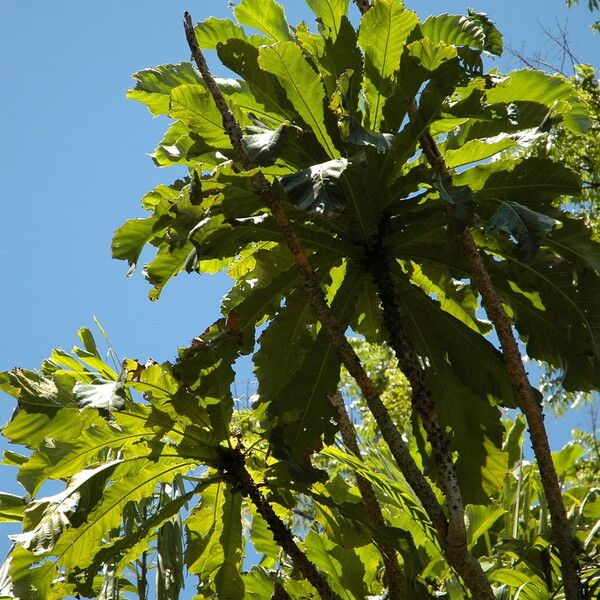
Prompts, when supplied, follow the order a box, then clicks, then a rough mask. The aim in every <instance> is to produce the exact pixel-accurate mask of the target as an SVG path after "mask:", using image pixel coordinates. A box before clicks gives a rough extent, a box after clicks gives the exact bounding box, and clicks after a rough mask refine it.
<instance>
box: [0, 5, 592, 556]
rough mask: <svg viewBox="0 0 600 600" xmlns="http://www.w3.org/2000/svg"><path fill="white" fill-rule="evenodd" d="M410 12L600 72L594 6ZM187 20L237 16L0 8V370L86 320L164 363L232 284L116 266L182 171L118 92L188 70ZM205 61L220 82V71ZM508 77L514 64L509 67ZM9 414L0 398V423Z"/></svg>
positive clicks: (124, 349) (152, 123) (303, 11)
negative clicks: (180, 65)
mask: <svg viewBox="0 0 600 600" xmlns="http://www.w3.org/2000/svg"><path fill="white" fill-rule="evenodd" d="M285 4H286V11H287V15H288V19H289V20H290V22H292V23H295V22H297V21H299V20H300V19H302V18H304V19H306V20H307V21H309V22H310V21H311V20H312V16H311V13H309V11H308V9H307V7H306V5H305V3H304V2H303V1H302V0H291V1H289V0H288V1H287V2H285ZM583 4H584V5H585V3H583ZM406 5H407V6H408V7H409V8H413V9H415V10H416V11H417V12H418V13H419V14H420V15H422V16H426V15H428V14H436V13H438V12H454V13H460V14H464V13H465V12H466V9H467V7H468V6H472V7H473V8H474V9H475V10H478V11H483V12H487V13H488V14H489V15H490V16H491V17H492V18H493V19H494V20H495V21H496V22H497V24H498V26H499V28H500V30H501V31H502V32H503V33H504V34H505V43H506V44H507V45H510V46H512V47H514V48H517V49H521V48H524V49H525V52H526V53H528V54H530V55H531V54H534V53H535V52H536V51H539V52H541V53H542V54H544V55H546V56H547V57H548V58H549V59H550V60H554V58H555V57H554V50H553V48H552V45H551V44H550V43H549V42H548V40H547V39H545V38H544V36H543V34H542V32H541V25H543V26H545V27H549V28H555V27H556V23H557V22H558V23H560V24H561V25H565V23H566V24H567V27H568V30H569V32H570V34H571V39H572V49H573V51H574V52H575V54H576V55H577V56H578V58H579V59H580V60H581V61H582V62H590V63H592V64H593V63H594V62H595V63H596V65H597V64H598V57H600V35H596V36H594V35H593V34H592V33H591V32H590V30H589V25H590V23H591V22H592V20H593V18H592V16H591V15H590V13H588V11H587V10H586V9H585V6H581V7H579V8H577V9H574V10H570V11H569V10H567V9H566V8H565V2H564V0H545V1H543V2H542V1H539V0H538V1H529V2H523V1H522V0H521V1H519V2H517V1H513V0H504V1H502V2H498V1H494V2H492V1H483V0H480V1H478V0H469V1H468V2H461V1H449V0H444V1H437V2H433V1H424V0H418V1H417V0H413V1H407V2H406ZM185 9H189V10H190V11H191V12H192V14H193V16H194V18H195V19H196V20H200V19H202V18H205V17H207V16H209V15H214V16H221V17H224V16H227V15H228V14H229V9H228V7H227V1H226V0H218V1H217V0H203V1H197V0H196V1H194V0H187V1H181V0H169V1H162V2H159V1H157V0H127V1H122V0H121V1H115V0H104V1H103V2H85V3H83V2H76V1H75V0H61V1H60V2H56V1H54V2H49V1H46V0H32V1H30V2H20V1H17V0H2V1H1V2H0V52H1V56H2V57H3V63H4V64H3V77H2V79H3V89H4V92H3V93H2V94H0V115H2V117H1V118H2V132H3V142H2V144H1V145H0V198H1V201H2V203H3V223H4V226H3V231H2V236H1V238H0V268H1V272H2V278H3V282H4V292H3V293H2V294H1V295H0V370H5V369H9V368H12V367H14V366H20V367H27V368H37V367H38V366H39V364H40V362H41V360H42V359H43V358H44V357H46V356H47V355H48V353H49V351H50V350H51V349H52V348H53V347H56V346H59V347H63V348H64V349H70V347H71V346H72V345H73V344H74V343H75V342H76V339H75V335H74V334H75V331H76V330H77V329H78V328H79V327H80V326H81V325H90V324H91V317H92V315H97V316H98V318H99V319H100V321H101V322H102V324H103V325H104V327H105V328H106V329H107V330H108V332H109V333H110V335H111V337H112V340H113V343H114V345H115V347H116V349H117V351H118V352H119V354H120V355H121V356H124V355H126V356H132V357H137V358H139V359H145V358H147V357H148V356H152V357H153V358H154V359H156V360H159V361H162V360H168V359H171V358H173V356H174V354H175V350H176V348H177V347H178V346H183V345H187V344H188V342H189V340H190V339H191V338H192V337H193V336H195V335H197V334H198V333H200V332H201V331H203V330H204V328H205V327H206V326H207V325H209V324H210V323H211V322H212V321H213V320H214V319H215V318H217V316H218V307H219V299H220V297H221V296H222V295H223V293H224V292H225V291H226V289H227V286H228V284H227V281H226V280H225V278H219V277H209V276H203V277H200V276H197V275H196V276H187V275H181V276H179V277H178V278H176V279H175V280H174V281H173V282H171V283H169V284H168V286H167V287H166V289H165V290H164V292H163V295H162V297H161V299H160V300H159V301H158V302H156V303H151V302H150V301H149V300H148V299H147V293H148V291H149V289H150V286H149V285H148V284H147V283H146V282H145V280H144V278H143V276H142V275H141V273H139V272H138V273H136V274H135V275H134V276H133V277H131V278H126V277H125V273H126V271H127V265H126V264H124V263H123V262H120V261H113V260H112V259H111V258H110V240H111V237H112V233H113V231H114V229H115V228H116V227H117V226H119V225H120V224H121V223H122V222H123V221H124V220H126V219H127V218H132V217H137V216H143V212H142V209H141V207H140V204H139V199H140V198H141V196H142V195H143V194H144V193H145V192H146V191H148V190H150V189H151V188H153V187H154V186H155V185H157V184H158V183H169V182H171V181H172V180H173V179H175V178H176V177H177V176H178V175H179V174H180V172H177V171H173V170H172V171H171V172H167V171H165V170H159V169H157V168H155V167H154V165H153V163H152V161H151V159H150V158H149V157H148V156H147V154H148V153H150V152H151V151H152V150H153V149H154V146H155V145H156V144H157V142H158V141H159V140H160V138H161V135H162V133H163V131H164V130H165V128H166V124H167V122H166V120H164V119H154V118H152V117H151V115H150V114H149V113H148V112H147V111H146V110H145V108H144V107H143V106H141V105H139V104H137V103H134V102H131V101H128V100H126V99H125V90H126V89H127V88H128V87H130V86H131V79H130V76H131V74H132V73H134V72H135V71H137V70H139V69H141V68H144V67H149V66H155V65H158V64H162V63H168V62H179V61H182V60H187V59H188V58H189V52H188V50H187V46H186V44H185V40H184V37H183V34H182V27H181V17H182V14H183V11H184V10H185ZM209 60H210V62H211V65H212V66H213V69H214V72H215V74H224V72H223V71H222V70H221V71H219V68H218V66H217V64H216V63H215V62H214V59H213V58H212V57H210V58H209ZM499 65H500V66H501V68H503V69H508V68H511V67H514V66H515V65H516V62H515V60H514V59H512V58H511V57H510V56H508V55H507V56H506V57H505V58H504V59H502V60H501V61H499ZM12 408H13V403H12V401H11V399H10V398H8V397H7V396H4V395H2V396H0V422H4V421H6V420H7V419H8V418H9V416H10V413H11V411H12ZM584 421H585V417H584V416H583V415H577V414H576V415H574V416H572V417H571V418H569V419H568V421H567V422H561V423H559V424H556V423H554V422H553V423H551V434H552V439H553V446H554V447H555V448H556V447H558V446H559V445H561V444H562V443H564V441H565V440H566V439H567V437H568V433H569V430H570V427H571V426H577V425H580V424H582V423H583V422H584ZM13 477H14V475H13V473H12V472H11V471H10V470H9V469H8V468H7V467H0V488H1V489H5V490H8V489H12V490H15V491H16V488H15V487H14V484H13V483H12V478H13ZM3 547H4V543H3V542H2V541H0V550H2V548H3Z"/></svg>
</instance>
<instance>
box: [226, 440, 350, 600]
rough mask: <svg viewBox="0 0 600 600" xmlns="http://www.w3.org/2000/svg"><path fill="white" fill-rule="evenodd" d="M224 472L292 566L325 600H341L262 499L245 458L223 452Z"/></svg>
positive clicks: (230, 451) (230, 452) (270, 507)
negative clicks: (249, 503)
mask: <svg viewBox="0 0 600 600" xmlns="http://www.w3.org/2000/svg"><path fill="white" fill-rule="evenodd" d="M221 459H222V471H223V473H224V474H225V476H226V477H227V479H228V481H230V483H231V484H232V485H233V486H234V487H235V489H236V490H239V492H240V493H241V494H242V495H243V496H245V497H248V498H250V500H251V501H252V504H254V506H255V507H256V510H257V511H258V513H259V514H260V516H261V517H262V518H263V519H264V520H265V521H266V522H267V525H268V526H269V529H270V531H271V533H272V534H273V539H274V540H275V542H276V543H277V545H278V546H279V547H280V548H282V550H283V551H284V552H285V553H286V554H287V555H288V556H289V558H290V560H291V561H292V564H293V565H294V567H295V568H296V569H298V571H299V572H300V573H302V575H303V576H304V577H305V578H306V580H307V581H308V582H309V583H310V584H311V585H312V586H313V587H314V588H315V590H317V593H318V594H319V597H320V598H322V600H341V598H340V597H339V596H338V594H336V593H335V592H334V591H333V590H332V589H331V587H330V585H329V583H327V580H326V579H325V577H324V576H323V575H322V574H321V573H320V571H319V570H318V569H317V567H315V565H314V564H313V563H312V562H311V561H310V560H309V559H308V557H307V556H306V554H304V552H303V551H302V550H300V548H299V547H298V544H296V541H295V540H294V535H293V534H292V532H291V531H290V529H289V528H288V527H287V525H286V524H285V523H284V522H283V521H282V520H281V519H280V518H279V517H278V516H277V514H276V513H275V511H274V510H273V507H272V506H271V504H270V503H269V502H268V501H267V499H266V498H265V497H264V496H263V495H262V493H261V491H260V490H259V489H258V486H257V485H256V483H255V481H254V480H253V479H252V476H251V475H250V473H248V470H247V469H246V465H245V463H244V455H243V454H242V453H241V451H240V450H237V449H228V448H223V449H222V451H221Z"/></svg>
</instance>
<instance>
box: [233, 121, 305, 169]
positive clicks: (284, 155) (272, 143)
mask: <svg viewBox="0 0 600 600" xmlns="http://www.w3.org/2000/svg"><path fill="white" fill-rule="evenodd" d="M302 134H303V132H302V130H301V129H300V128H298V127H294V126H291V125H286V124H281V125H280V126H279V127H278V128H277V129H275V130H272V129H269V128H268V127H267V126H266V125H265V124H264V123H262V122H261V121H259V120H257V119H254V126H252V127H247V128H246V135H244V137H243V138H242V144H243V145H244V149H245V150H246V153H247V154H248V158H250V160H251V161H252V162H253V163H255V164H257V165H261V166H270V165H273V164H275V162H277V161H278V159H281V160H282V161H283V162H285V163H287V164H288V165H290V167H294V168H299V167H300V168H302V167H303V166H304V165H305V164H307V163H310V162H311V157H310V154H309V153H308V151H307V150H308V149H306V148H304V147H302V145H303V140H302V139H301V136H302ZM290 170H291V168H290Z"/></svg>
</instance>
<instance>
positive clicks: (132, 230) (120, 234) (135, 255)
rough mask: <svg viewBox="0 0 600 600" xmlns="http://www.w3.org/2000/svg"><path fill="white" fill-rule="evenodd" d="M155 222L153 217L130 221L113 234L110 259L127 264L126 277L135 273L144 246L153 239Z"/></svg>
mask: <svg viewBox="0 0 600 600" xmlns="http://www.w3.org/2000/svg"><path fill="white" fill-rule="evenodd" d="M156 221H157V219H156V218H155V217H148V218H146V219H130V220H128V221H126V222H125V223H124V224H123V225H121V227H119V229H117V231H116V232H115V235H114V236H113V240H112V246H111V249H112V257H113V258H116V259H118V260H126V261H127V262H128V263H129V267H130V269H129V271H128V273H127V275H132V274H133V272H134V271H135V267H136V265H137V262H138V259H139V257H140V254H141V253H142V250H143V249H144V246H145V245H146V244H147V243H148V242H149V241H150V240H151V239H152V237H153V232H154V226H155V225H156Z"/></svg>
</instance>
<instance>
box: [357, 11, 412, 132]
mask: <svg viewBox="0 0 600 600" xmlns="http://www.w3.org/2000/svg"><path fill="white" fill-rule="evenodd" d="M417 23H418V18H417V15H416V14H415V13H414V12H412V11H408V10H406V9H405V8H404V6H403V5H402V3H401V2H397V1H396V0H377V1H376V2H375V3H374V4H373V7H372V8H371V9H370V10H369V11H368V12H367V13H366V14H365V15H364V16H363V18H362V20H361V24H360V32H359V35H358V44H359V46H360V47H361V48H362V50H363V51H364V56H365V99H366V104H367V107H368V118H367V127H368V128H369V129H372V130H374V131H378V130H379V124H380V122H381V119H382V112H383V108H384V105H385V102H386V98H388V97H389V96H390V95H391V93H392V88H393V86H392V75H393V74H394V72H395V71H396V69H398V68H399V66H400V57H401V55H402V50H403V48H404V45H405V43H406V41H407V40H408V38H409V35H410V33H411V32H412V31H413V29H414V28H415V27H416V26H417Z"/></svg>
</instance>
